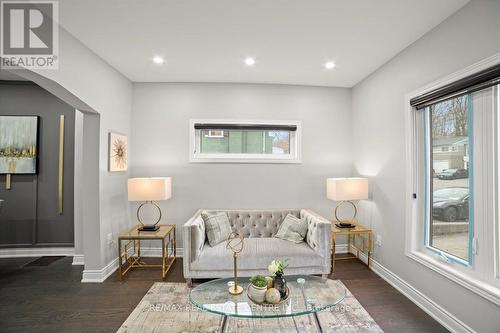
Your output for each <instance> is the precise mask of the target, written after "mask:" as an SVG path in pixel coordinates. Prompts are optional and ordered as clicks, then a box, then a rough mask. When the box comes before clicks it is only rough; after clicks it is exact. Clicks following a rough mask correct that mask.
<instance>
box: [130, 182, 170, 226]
mask: <svg viewBox="0 0 500 333" xmlns="http://www.w3.org/2000/svg"><path fill="white" fill-rule="evenodd" d="M171 197H172V178H170V177H151V178H129V180H128V201H143V203H142V204H140V205H139V207H138V208H137V220H138V221H139V223H141V227H140V228H139V229H138V230H139V231H156V230H158V228H159V226H158V223H159V222H160V220H161V209H160V206H158V204H157V203H156V202H155V201H163V200H168V199H170V198H171ZM147 204H150V205H153V206H155V207H156V208H157V209H158V212H159V217H158V220H157V221H156V222H155V223H153V224H151V223H149V224H145V223H144V222H143V221H142V220H141V217H140V215H139V213H140V210H141V208H142V207H144V206H145V205H147Z"/></svg>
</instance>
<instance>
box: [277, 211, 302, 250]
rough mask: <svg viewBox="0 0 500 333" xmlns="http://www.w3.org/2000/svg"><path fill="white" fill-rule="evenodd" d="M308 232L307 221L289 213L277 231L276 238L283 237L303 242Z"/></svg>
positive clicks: (291, 240) (295, 241)
mask: <svg viewBox="0 0 500 333" xmlns="http://www.w3.org/2000/svg"><path fill="white" fill-rule="evenodd" d="M306 234H307V221H306V220H305V219H304V220H302V219H299V218H297V217H295V216H294V215H292V214H288V215H287V216H286V217H285V219H284V220H283V222H281V225H280V228H279V229H278V232H277V233H276V236H274V237H276V238H281V239H284V240H287V241H290V242H294V243H302V242H303V241H304V237H306Z"/></svg>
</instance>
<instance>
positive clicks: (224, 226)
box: [201, 211, 232, 247]
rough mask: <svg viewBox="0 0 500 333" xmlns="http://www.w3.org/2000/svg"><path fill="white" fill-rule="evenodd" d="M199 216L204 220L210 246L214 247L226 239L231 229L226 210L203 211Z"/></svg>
mask: <svg viewBox="0 0 500 333" xmlns="http://www.w3.org/2000/svg"><path fill="white" fill-rule="evenodd" d="M201 217H202V219H203V221H204V222H205V230H206V233H207V238H208V244H210V246H212V247H214V246H215V245H217V244H219V243H221V242H223V241H226V240H227V239H228V237H229V235H230V234H231V231H232V229H231V224H230V223H229V218H228V217H227V213H226V212H218V213H208V212H206V211H204V212H202V213H201Z"/></svg>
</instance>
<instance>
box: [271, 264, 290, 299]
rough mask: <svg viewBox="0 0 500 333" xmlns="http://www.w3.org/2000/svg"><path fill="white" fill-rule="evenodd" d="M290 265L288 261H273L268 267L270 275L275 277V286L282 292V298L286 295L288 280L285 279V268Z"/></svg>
mask: <svg viewBox="0 0 500 333" xmlns="http://www.w3.org/2000/svg"><path fill="white" fill-rule="evenodd" d="M287 267H288V265H287V264H286V260H273V261H272V262H271V264H270V265H269V266H268V268H267V269H268V270H269V274H271V275H272V276H273V277H274V281H273V286H274V288H276V289H278V291H279V292H280V295H281V298H284V297H285V295H286V290H287V287H286V279H285V268H287Z"/></svg>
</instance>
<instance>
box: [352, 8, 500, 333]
mask: <svg viewBox="0 0 500 333" xmlns="http://www.w3.org/2000/svg"><path fill="white" fill-rule="evenodd" d="M498 52H500V1H472V2H471V3H469V4H468V5H466V6H465V7H464V8H463V9H461V10H460V11H458V12H457V13H456V14H454V15H453V16H451V17H450V18H449V19H447V20H446V21H444V22H443V23H442V24H441V25H439V26H438V27H436V28H435V29H434V30H432V31H431V32H430V33H428V34H427V35H425V36H424V37H423V38H421V39H420V40H418V41H417V42H416V43H414V44H413V45H412V46H410V47H409V48H407V49H406V50H404V51H403V52H401V53H400V54H399V55H398V56H396V57H395V58H393V59H392V60H391V61H389V62H388V63H387V64H385V65H384V66H383V67H382V68H380V69H379V70H377V71H376V72H375V73H373V74H372V75H370V76H369V77H368V78H367V79H365V80H364V81H363V82H361V83H360V84H358V85H356V86H355V87H354V89H353V120H352V123H353V136H352V138H353V142H354V151H355V156H354V165H355V172H356V173H359V174H362V175H366V176H369V177H371V178H372V192H373V194H372V196H373V200H372V201H371V202H370V203H368V204H365V205H363V207H362V208H361V210H362V211H361V215H362V216H364V217H365V221H366V222H371V224H372V227H373V228H374V229H375V232H376V233H377V234H380V235H382V247H375V259H376V260H377V261H379V262H380V263H381V264H382V265H383V266H385V267H386V268H388V269H389V270H391V271H392V272H394V273H395V274H397V275H399V276H400V277H401V278H403V279H404V280H406V281H407V282H409V283H410V284H411V285H412V286H414V287H415V288H417V289H418V290H420V291H421V292H423V293H424V294H425V295H426V296H428V297H430V298H431V299H432V300H434V301H435V302H437V303H438V304H439V305H441V306H442V307H444V308H445V309H446V310H448V311H449V312H450V313H451V314H453V315H455V316H457V317H458V318H459V319H461V320H462V321H463V322H465V323H466V324H468V325H469V326H470V327H472V328H473V329H475V330H477V331H478V332H494V331H496V332H498V329H499V327H500V316H499V314H500V308H499V307H498V306H496V305H494V304H493V303H490V302H489V301H487V300H485V299H483V298H481V297H479V296H477V295H476V294H474V293H472V292H470V291H468V290H467V289H464V288H462V287H460V286H459V285H458V284H456V283H454V282H452V281H450V280H448V279H447V278H445V277H442V276H440V275H439V274H437V273H435V272H433V271H431V270H429V269H427V268H426V267H424V266H422V265H420V264H418V263H417V262H414V261H413V260H411V259H409V258H407V257H406V256H405V253H404V252H405V211H404V209H405V187H404V186H405V172H406V170H405V133H404V128H405V124H404V112H406V111H407V109H406V105H405V104H404V102H405V100H404V98H405V94H407V93H410V92H412V91H414V90H415V89H418V88H419V87H422V86H424V85H426V84H428V83H431V82H433V81H435V80H437V79H440V78H443V77H445V76H446V75H448V74H451V73H453V72H455V71H458V70H461V69H464V68H465V67H467V66H469V65H471V64H473V63H475V62H477V61H479V60H482V59H484V58H487V57H489V56H491V55H493V54H495V53H498Z"/></svg>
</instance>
